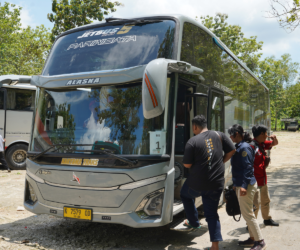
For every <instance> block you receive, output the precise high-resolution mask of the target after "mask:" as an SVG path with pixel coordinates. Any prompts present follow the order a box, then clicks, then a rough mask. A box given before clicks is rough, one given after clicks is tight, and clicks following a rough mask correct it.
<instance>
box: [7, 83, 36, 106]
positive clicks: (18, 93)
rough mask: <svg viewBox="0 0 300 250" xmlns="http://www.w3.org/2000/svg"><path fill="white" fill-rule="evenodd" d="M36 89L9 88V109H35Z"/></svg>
mask: <svg viewBox="0 0 300 250" xmlns="http://www.w3.org/2000/svg"><path fill="white" fill-rule="evenodd" d="M34 100H35V91H32V90H25V89H9V88H8V89H7V110H22V111H33V108H34Z"/></svg>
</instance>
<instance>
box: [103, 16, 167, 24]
mask: <svg viewBox="0 0 300 250" xmlns="http://www.w3.org/2000/svg"><path fill="white" fill-rule="evenodd" d="M105 21H106V22H107V23H110V22H114V21H115V22H117V23H120V22H122V23H124V22H130V23H126V25H133V24H135V25H137V24H138V25H139V24H140V25H143V24H146V23H160V22H162V20H146V19H126V18H113V17H110V18H106V19H105Z"/></svg>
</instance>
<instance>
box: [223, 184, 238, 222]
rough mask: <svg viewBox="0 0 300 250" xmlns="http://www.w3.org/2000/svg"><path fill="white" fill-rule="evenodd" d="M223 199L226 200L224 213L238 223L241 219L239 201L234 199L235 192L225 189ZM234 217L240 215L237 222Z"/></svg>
mask: <svg viewBox="0 0 300 250" xmlns="http://www.w3.org/2000/svg"><path fill="white" fill-rule="evenodd" d="M225 199H226V212H227V214H228V215H229V216H233V219H234V220H235V221H240V219H241V216H242V215H241V210H240V205H239V201H238V199H237V197H236V193H235V190H233V189H225ZM236 215H240V218H239V219H238V220H237V219H236V218H235V216H236Z"/></svg>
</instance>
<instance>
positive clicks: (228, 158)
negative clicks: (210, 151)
mask: <svg viewBox="0 0 300 250" xmlns="http://www.w3.org/2000/svg"><path fill="white" fill-rule="evenodd" d="M235 151H236V150H235V149H234V150H232V151H230V152H229V153H226V154H225V155H224V156H223V163H225V162H227V161H229V160H230V158H231V157H232V156H233V155H234V153H235Z"/></svg>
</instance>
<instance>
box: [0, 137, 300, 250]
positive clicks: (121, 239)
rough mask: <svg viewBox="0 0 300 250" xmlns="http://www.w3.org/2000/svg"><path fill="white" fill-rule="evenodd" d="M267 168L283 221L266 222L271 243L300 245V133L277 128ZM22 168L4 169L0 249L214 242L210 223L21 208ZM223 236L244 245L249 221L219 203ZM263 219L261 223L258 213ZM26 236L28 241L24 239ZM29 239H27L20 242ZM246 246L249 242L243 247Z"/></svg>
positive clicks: (176, 249)
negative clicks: (182, 228) (94, 217)
mask: <svg viewBox="0 0 300 250" xmlns="http://www.w3.org/2000/svg"><path fill="white" fill-rule="evenodd" d="M276 134H277V136H278V139H279V145H278V146H277V147H276V148H274V149H273V150H272V155H271V158H272V163H271V166H270V167H269V168H268V179H269V186H270V194H271V200H272V202H271V213H272V216H273V219H274V220H276V221H278V222H279V223H280V227H264V226H263V224H261V228H262V233H263V235H264V238H265V240H266V242H267V244H268V249H273V250H277V249H278V250H279V249H291V250H292V249H293V250H299V249H300V242H299V240H298V238H299V235H300V227H299V222H300V217H299V213H300V143H299V141H300V133H299V132H296V133H294V132H278V133H276ZM24 175H25V172H24V171H19V172H16V171H13V172H12V173H10V174H8V173H7V172H6V171H1V170H0V186H1V190H0V197H1V200H0V249H14V250H15V249H105V250H106V249H119V248H121V249H128V250H129V249H130V250H135V249H157V250H163V249H168V250H184V249H186V250H195V249H203V248H204V247H208V246H210V243H209V235H208V231H207V224H206V222H205V220H204V219H202V220H201V223H202V224H203V227H202V229H201V230H199V231H197V232H193V233H190V234H188V233H184V232H176V231H171V230H168V229H166V228H155V229H153V228H152V229H150V228H146V229H134V228H128V227H125V226H122V225H107V224H100V223H87V222H74V221H66V220H64V219H58V218H55V217H54V216H48V215H38V216H37V215H34V214H32V213H30V212H28V211H17V207H18V206H22V203H23V189H24ZM219 214H220V219H221V224H222V234H223V238H224V242H222V243H221V248H220V249H226V250H235V249H243V248H240V247H238V246H237V241H238V240H243V239H246V238H247V237H248V233H247V231H246V229H245V222H244V221H243V219H241V221H240V222H235V221H234V220H233V219H232V218H231V217H228V216H227V214H226V212H225V208H224V207H222V208H220V209H219ZM259 222H260V223H262V219H261V217H260V219H259ZM25 240H26V241H25ZM22 241H25V242H26V243H22ZM245 249H246V248H245Z"/></svg>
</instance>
